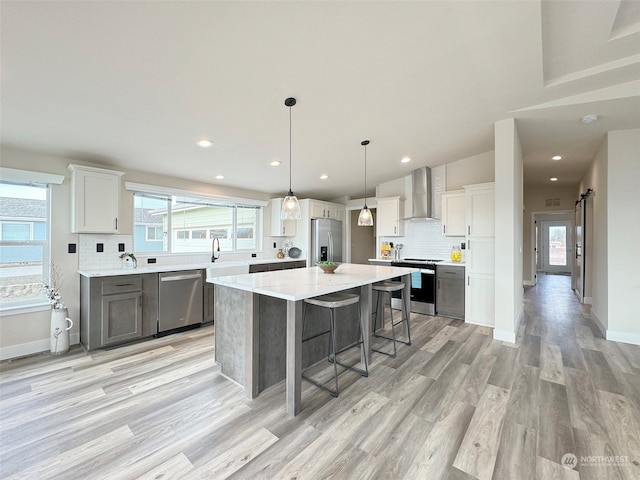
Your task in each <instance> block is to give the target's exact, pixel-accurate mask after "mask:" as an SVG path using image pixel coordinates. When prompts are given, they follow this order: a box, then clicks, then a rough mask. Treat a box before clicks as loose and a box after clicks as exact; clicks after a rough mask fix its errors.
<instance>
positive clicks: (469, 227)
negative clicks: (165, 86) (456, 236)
mask: <svg viewBox="0 0 640 480" xmlns="http://www.w3.org/2000/svg"><path fill="white" fill-rule="evenodd" d="M467 235H471V225H467Z"/></svg>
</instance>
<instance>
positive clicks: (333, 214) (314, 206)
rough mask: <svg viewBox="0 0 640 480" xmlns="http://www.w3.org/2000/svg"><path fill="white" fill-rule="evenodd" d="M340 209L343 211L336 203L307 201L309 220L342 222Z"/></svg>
mask: <svg viewBox="0 0 640 480" xmlns="http://www.w3.org/2000/svg"><path fill="white" fill-rule="evenodd" d="M341 208H342V210H344V207H343V206H342V205H338V204H337V203H330V202H322V201H320V200H309V213H310V215H311V218H333V219H334V220H344V218H341V217H340V210H341Z"/></svg>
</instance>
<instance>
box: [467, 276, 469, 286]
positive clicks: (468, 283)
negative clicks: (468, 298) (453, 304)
mask: <svg viewBox="0 0 640 480" xmlns="http://www.w3.org/2000/svg"><path fill="white" fill-rule="evenodd" d="M468 286H469V277H467V287H468Z"/></svg>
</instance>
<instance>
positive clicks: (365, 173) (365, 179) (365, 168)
mask: <svg viewBox="0 0 640 480" xmlns="http://www.w3.org/2000/svg"><path fill="white" fill-rule="evenodd" d="M364 205H365V206H366V205H367V146H366V145H365V146H364Z"/></svg>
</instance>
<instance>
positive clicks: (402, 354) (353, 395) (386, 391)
mask: <svg viewBox="0 0 640 480" xmlns="http://www.w3.org/2000/svg"><path fill="white" fill-rule="evenodd" d="M569 281H570V278H569V277H563V276H540V281H539V284H538V286H537V287H535V288H529V289H527V291H526V295H525V312H526V313H525V320H524V321H523V323H522V325H521V326H520V329H519V332H518V343H517V344H515V345H513V344H506V343H503V342H499V341H495V340H492V338H491V333H492V331H491V329H489V328H486V327H478V326H473V325H469V324H465V323H464V322H461V321H458V320H452V319H447V318H441V317H427V316H422V315H413V316H412V333H413V344H412V345H411V346H410V347H407V346H404V345H402V346H400V348H399V354H398V357H397V358H396V359H390V358H388V357H384V356H382V355H380V354H374V357H373V362H372V365H371V366H370V372H371V374H370V376H369V378H362V377H360V376H359V375H357V374H355V373H353V372H349V371H347V372H345V373H344V374H343V375H341V377H340V389H341V393H340V397H339V398H336V399H333V398H332V397H330V396H329V395H327V394H326V393H324V392H322V391H321V390H319V389H317V388H315V387H313V386H312V385H310V384H308V383H306V382H304V383H303V386H304V390H303V401H304V409H303V411H302V413H301V414H300V415H299V416H297V417H295V418H290V417H288V416H287V415H286V413H285V411H284V385H283V384H279V385H276V386H275V387H273V388H271V389H270V390H268V391H266V392H264V393H263V394H262V395H261V396H260V397H259V398H258V399H256V400H254V401H250V400H247V399H245V398H244V396H243V394H242V392H241V389H240V388H239V387H238V386H237V385H235V384H234V383H232V382H230V381H229V380H227V379H225V378H224V377H222V376H221V375H220V373H219V368H218V367H217V366H216V365H215V363H214V361H213V338H212V336H213V327H205V328H201V329H197V330H192V331H189V332H184V333H181V334H177V335H172V336H168V337H164V338H159V339H154V340H151V341H147V342H144V343H139V344H136V345H129V346H125V347H120V348H116V349H112V350H105V351H98V352H95V353H91V354H87V353H84V352H83V351H82V350H80V349H79V348H75V349H73V350H72V351H71V352H70V353H69V354H67V355H64V356H60V357H51V356H41V357H37V358H30V359H23V360H18V361H14V362H4V363H3V364H2V365H0V394H1V403H0V406H1V410H0V442H1V444H0V461H1V464H0V465H1V466H0V477H1V478H24V479H30V480H32V479H45V478H51V479H65V480H66V479H76V478H78V479H119V478H122V479H134V478H142V479H163V480H164V479H191V478H213V479H224V478H233V479H261V478H264V479H294V478H296V479H313V480H315V479H322V478H333V479H343V478H344V479H352V478H353V479H367V478H373V479H403V478H404V479H436V480H437V479H450V480H453V479H456V480H459V479H467V480H469V479H490V478H494V479H509V480H510V479H514V480H521V479H535V480H542V479H545V480H546V479H578V478H580V479H614V478H615V479H638V478H640V347H637V346H631V345H626V344H622V343H616V342H610V341H605V340H604V339H603V338H602V336H601V334H600V333H599V331H598V329H597V328H596V327H595V325H594V324H593V323H592V321H591V320H590V319H589V316H588V314H585V313H583V310H582V308H581V306H580V305H579V304H578V302H577V301H576V299H575V297H574V296H573V294H572V292H571V291H570V287H569ZM567 453H571V454H574V455H576V457H577V464H576V466H575V468H572V469H571V468H565V467H563V466H562V465H561V459H562V457H563V455H565V454H567ZM613 455H617V456H618V458H613V460H614V461H613V462H611V460H612V459H611V458H608V459H605V458H600V459H599V458H598V457H599V456H602V457H604V456H608V457H610V456H613ZM582 457H584V458H582ZM607 460H608V461H609V463H606V461H607Z"/></svg>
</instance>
